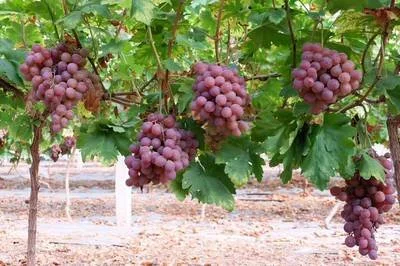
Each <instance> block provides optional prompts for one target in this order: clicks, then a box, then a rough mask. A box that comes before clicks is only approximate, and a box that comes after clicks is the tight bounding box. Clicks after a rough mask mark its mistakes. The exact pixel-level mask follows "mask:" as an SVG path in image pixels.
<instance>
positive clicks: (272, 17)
mask: <svg viewBox="0 0 400 266" xmlns="http://www.w3.org/2000/svg"><path fill="white" fill-rule="evenodd" d="M267 14H268V19H269V21H271V22H272V23H274V24H279V23H280V22H281V21H282V20H283V19H284V18H285V17H286V12H285V10H283V9H282V8H277V9H275V8H273V9H271V10H269V11H268V12H267Z"/></svg>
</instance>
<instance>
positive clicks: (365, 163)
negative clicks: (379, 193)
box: [357, 153, 385, 182]
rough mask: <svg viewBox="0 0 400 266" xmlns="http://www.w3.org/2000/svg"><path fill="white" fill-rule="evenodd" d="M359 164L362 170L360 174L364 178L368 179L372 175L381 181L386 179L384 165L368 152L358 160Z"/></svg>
mask: <svg viewBox="0 0 400 266" xmlns="http://www.w3.org/2000/svg"><path fill="white" fill-rule="evenodd" d="M357 166H358V169H359V170H360V175H361V176H362V177H363V178H364V179H367V180H368V179H370V178H371V177H375V178H376V179H378V180H379V181H382V182H384V181H385V171H384V169H383V167H382V165H381V164H380V163H379V162H378V161H377V160H375V159H374V158H372V157H371V156H369V155H368V154H367V153H364V154H363V155H362V156H361V160H360V161H359V162H358V164H357Z"/></svg>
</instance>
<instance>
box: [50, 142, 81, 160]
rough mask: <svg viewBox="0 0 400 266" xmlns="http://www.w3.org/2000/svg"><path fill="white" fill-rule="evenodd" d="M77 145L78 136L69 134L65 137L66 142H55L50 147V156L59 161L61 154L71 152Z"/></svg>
mask: <svg viewBox="0 0 400 266" xmlns="http://www.w3.org/2000/svg"><path fill="white" fill-rule="evenodd" d="M75 145H76V138H75V137H73V136H68V137H65V138H64V142H63V143H62V144H61V145H58V144H54V145H53V146H51V149H50V158H51V159H52V160H53V161H54V162H57V161H58V158H59V157H60V155H64V154H70V153H71V151H72V148H74V147H75Z"/></svg>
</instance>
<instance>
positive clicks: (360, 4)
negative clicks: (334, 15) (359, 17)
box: [327, 0, 383, 12]
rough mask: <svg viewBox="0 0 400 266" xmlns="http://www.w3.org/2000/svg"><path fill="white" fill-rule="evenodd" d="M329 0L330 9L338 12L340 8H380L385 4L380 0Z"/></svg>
mask: <svg viewBox="0 0 400 266" xmlns="http://www.w3.org/2000/svg"><path fill="white" fill-rule="evenodd" d="M327 2H328V10H329V11H332V12H336V11H339V10H346V9H354V10H359V11H361V10H363V8H366V7H368V8H379V7H382V6H383V4H382V3H381V1H380V0H356V1H348V0H329V1H327Z"/></svg>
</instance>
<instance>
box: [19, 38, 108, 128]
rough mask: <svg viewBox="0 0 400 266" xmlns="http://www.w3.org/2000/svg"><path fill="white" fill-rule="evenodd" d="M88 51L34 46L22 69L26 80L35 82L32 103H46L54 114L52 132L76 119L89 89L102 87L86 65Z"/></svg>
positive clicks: (52, 116) (33, 83) (65, 46)
mask: <svg viewBox="0 0 400 266" xmlns="http://www.w3.org/2000/svg"><path fill="white" fill-rule="evenodd" d="M87 55H88V52H87V50H86V49H75V48H74V47H72V46H68V45H66V44H59V45H58V46H57V47H55V48H52V49H47V48H44V47H42V46H40V45H34V46H33V47H32V51H31V52H30V53H29V54H28V55H27V57H26V58H25V62H24V63H23V64H22V65H21V66H20V71H21V73H22V75H23V76H24V78H25V79H26V80H28V81H31V82H32V89H33V92H32V93H33V100H34V101H43V102H44V104H45V105H46V106H47V108H48V109H49V110H50V112H51V118H52V125H51V130H52V131H53V132H54V133H58V132H60V131H61V130H62V129H63V128H65V127H67V125H68V122H69V120H71V119H73V117H74V112H73V111H72V109H73V107H74V106H75V104H76V103H77V102H78V101H79V100H81V99H82V98H83V97H84V95H85V93H86V92H87V91H88V89H89V88H92V87H98V86H101V84H100V80H99V77H98V76H97V75H95V74H92V73H90V72H88V71H87V70H86V69H85V68H84V66H85V64H86V61H87V60H86V57H87Z"/></svg>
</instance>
